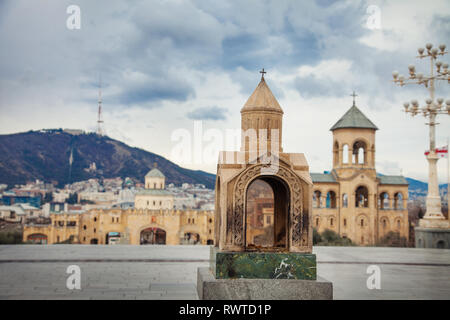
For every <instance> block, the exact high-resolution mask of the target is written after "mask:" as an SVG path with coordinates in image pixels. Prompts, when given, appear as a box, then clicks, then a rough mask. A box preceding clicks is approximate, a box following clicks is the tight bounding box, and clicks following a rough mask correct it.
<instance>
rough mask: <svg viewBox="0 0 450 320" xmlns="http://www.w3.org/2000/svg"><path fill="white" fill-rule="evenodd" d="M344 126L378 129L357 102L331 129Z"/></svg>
mask: <svg viewBox="0 0 450 320" xmlns="http://www.w3.org/2000/svg"><path fill="white" fill-rule="evenodd" d="M342 128H365V129H373V130H378V128H377V126H376V125H375V124H374V123H373V122H372V121H370V120H369V118H367V117H366V116H365V115H364V113H362V112H361V110H359V109H358V108H357V107H356V105H355V104H353V106H352V107H351V108H350V109H349V110H348V111H347V112H346V113H345V114H344V115H343V116H342V118H340V119H339V120H338V122H336V124H335V125H334V126H333V127H331V129H330V130H331V131H333V130H336V129H342Z"/></svg>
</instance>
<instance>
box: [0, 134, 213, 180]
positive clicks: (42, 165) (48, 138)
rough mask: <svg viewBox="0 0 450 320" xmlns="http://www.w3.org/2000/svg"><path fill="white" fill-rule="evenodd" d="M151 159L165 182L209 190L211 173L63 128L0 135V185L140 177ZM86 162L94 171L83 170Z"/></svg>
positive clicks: (149, 166)
mask: <svg viewBox="0 0 450 320" xmlns="http://www.w3.org/2000/svg"><path fill="white" fill-rule="evenodd" d="M71 150H72V153H73V163H72V170H70V165H69V159H70V153H71ZM155 162H156V163H157V164H158V168H159V169H160V170H161V171H162V172H164V174H165V175H166V178H167V183H174V184H177V185H180V184H181V183H184V182H187V183H201V184H204V185H205V186H207V187H208V188H214V183H215V175H213V174H210V173H207V172H204V171H194V170H189V169H185V168H181V167H180V166H178V165H176V164H174V163H173V162H171V161H169V160H167V159H165V158H163V157H161V156H159V155H157V154H154V153H151V152H148V151H145V150H142V149H138V148H133V147H130V146H128V145H126V144H124V143H122V142H120V141H117V140H114V139H111V138H109V137H103V136H98V135H96V134H94V133H88V134H80V135H72V134H69V133H66V132H64V131H63V130H41V131H28V132H25V133H17V134H8V135H0V183H6V184H9V185H14V184H24V183H26V182H27V181H33V180H35V179H40V180H43V181H47V182H51V181H55V182H57V184H58V185H59V186H62V185H64V184H66V183H68V182H75V181H81V180H87V179H89V178H114V177H122V178H125V177H130V178H133V179H134V180H136V181H143V179H144V176H145V174H146V173H147V172H148V170H149V169H151V168H152V167H153V164H154V163H155ZM92 163H95V166H96V168H97V170H95V171H92V170H88V169H89V167H90V165H91V164H92ZM70 171H71V172H70Z"/></svg>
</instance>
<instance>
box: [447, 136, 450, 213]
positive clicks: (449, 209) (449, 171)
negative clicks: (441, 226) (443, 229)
mask: <svg viewBox="0 0 450 320" xmlns="http://www.w3.org/2000/svg"><path fill="white" fill-rule="evenodd" d="M448 142H449V139H448V137H447V219H448V220H450V154H449V152H450V150H449V143H448Z"/></svg>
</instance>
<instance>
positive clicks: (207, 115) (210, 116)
mask: <svg viewBox="0 0 450 320" xmlns="http://www.w3.org/2000/svg"><path fill="white" fill-rule="evenodd" d="M226 113H227V110H226V109H225V108H219V107H216V106H214V107H204V108H197V109H195V110H193V111H190V112H188V113H187V114H186V116H187V117H188V118H189V119H192V120H225V119H226V118H227V116H226Z"/></svg>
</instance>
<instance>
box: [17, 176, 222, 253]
mask: <svg viewBox="0 0 450 320" xmlns="http://www.w3.org/2000/svg"><path fill="white" fill-rule="evenodd" d="M127 193H128V194H126V195H125V194H124V195H123V198H124V199H125V200H126V199H127V198H129V197H130V195H132V193H130V192H127ZM135 200H136V204H135V208H128V209H122V208H120V207H118V208H104V209H102V208H93V209H90V210H87V211H85V212H83V211H82V210H81V208H78V209H80V210H70V209H71V206H67V205H66V206H65V207H64V206H58V207H57V206H51V205H48V206H47V210H51V212H50V214H49V217H50V221H51V223H49V224H39V223H30V224H27V225H25V226H24V232H23V241H28V242H33V243H42V244H54V243H61V242H70V243H81V244H134V245H139V244H170V245H177V244H213V242H214V241H213V240H214V212H213V211H212V210H193V209H188V210H176V209H173V196H172V194H171V193H169V192H168V191H166V190H165V176H164V175H163V174H162V172H161V171H160V170H158V169H156V168H153V169H152V170H151V171H150V172H149V173H148V174H147V175H146V177H145V189H144V192H138V194H136V199H135ZM159 201H161V203H160V202H159ZM124 203H127V202H124ZM61 209H63V211H58V212H55V211H54V210H61ZM72 209H77V208H72Z"/></svg>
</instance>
